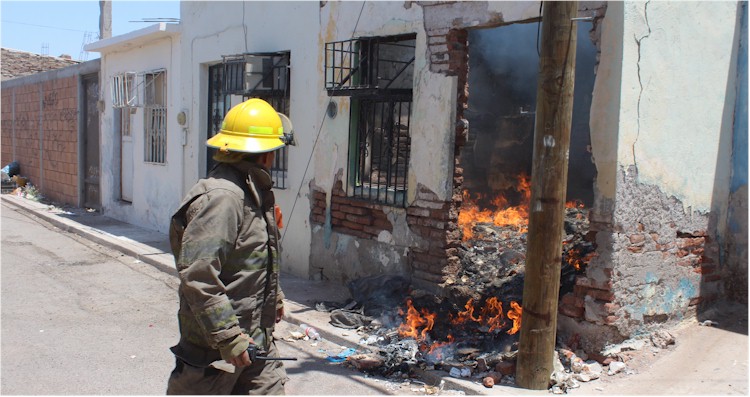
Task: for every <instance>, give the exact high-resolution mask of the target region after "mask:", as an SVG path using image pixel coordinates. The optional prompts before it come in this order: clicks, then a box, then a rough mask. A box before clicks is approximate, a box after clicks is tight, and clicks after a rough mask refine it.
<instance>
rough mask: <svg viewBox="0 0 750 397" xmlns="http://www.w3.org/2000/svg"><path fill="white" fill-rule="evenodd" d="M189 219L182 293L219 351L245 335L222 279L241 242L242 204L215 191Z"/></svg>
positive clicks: (183, 246)
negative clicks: (232, 252) (239, 231)
mask: <svg viewBox="0 0 750 397" xmlns="http://www.w3.org/2000/svg"><path fill="white" fill-rule="evenodd" d="M186 218H187V226H186V228H185V231H184V233H183V236H182V243H181V250H180V255H179V259H178V260H177V270H178V271H179V274H180V292H181V293H182V295H183V296H184V297H185V300H186V301H187V303H188V305H189V306H190V309H191V311H192V312H193V314H194V315H195V317H196V318H195V319H196V321H197V322H198V323H199V324H200V327H201V328H202V329H203V331H204V335H205V336H206V338H207V342H208V343H209V344H210V345H211V346H212V347H213V348H218V346H219V344H220V343H221V342H222V341H225V340H228V339H230V338H233V337H235V336H237V335H239V334H240V332H241V330H240V327H239V322H238V320H237V316H236V314H235V312H234V308H233V307H232V304H231V302H230V301H229V298H228V297H227V295H226V286H225V285H224V283H223V282H222V281H221V279H220V277H219V275H220V274H221V269H222V264H224V263H225V261H226V258H227V256H228V255H229V253H230V252H231V251H232V249H233V248H234V245H235V241H236V240H237V233H238V227H239V225H240V223H241V220H242V201H241V199H240V198H238V197H236V196H235V195H234V194H232V193H231V192H229V191H224V190H218V191H217V190H212V191H209V192H207V193H206V194H204V195H203V196H201V197H200V198H198V199H196V200H195V201H194V202H193V203H192V204H191V205H190V208H189V209H188V211H187V214H186Z"/></svg>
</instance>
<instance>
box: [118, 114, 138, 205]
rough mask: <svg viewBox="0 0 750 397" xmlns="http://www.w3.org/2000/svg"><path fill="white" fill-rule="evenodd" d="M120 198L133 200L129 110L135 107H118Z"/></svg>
mask: <svg viewBox="0 0 750 397" xmlns="http://www.w3.org/2000/svg"><path fill="white" fill-rule="evenodd" d="M119 110H120V199H121V200H123V201H127V202H129V203H132V202H133V135H132V133H131V130H130V120H131V114H132V113H131V112H132V111H133V110H135V108H131V107H124V108H120V109H119Z"/></svg>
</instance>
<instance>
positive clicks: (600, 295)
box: [587, 289, 615, 302]
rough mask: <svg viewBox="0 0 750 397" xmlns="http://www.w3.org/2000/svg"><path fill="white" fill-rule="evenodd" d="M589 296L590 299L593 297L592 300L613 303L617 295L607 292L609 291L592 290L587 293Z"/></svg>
mask: <svg viewBox="0 0 750 397" xmlns="http://www.w3.org/2000/svg"><path fill="white" fill-rule="evenodd" d="M587 295H588V296H590V297H592V298H594V299H597V300H600V301H605V302H612V301H614V300H615V294H614V292H607V291H602V290H597V289H590V290H589V291H588V292H587Z"/></svg>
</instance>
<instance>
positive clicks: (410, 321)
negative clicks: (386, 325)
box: [398, 299, 437, 340]
mask: <svg viewBox="0 0 750 397" xmlns="http://www.w3.org/2000/svg"><path fill="white" fill-rule="evenodd" d="M406 306H407V313H406V319H405V321H404V322H403V323H401V325H399V326H398V334H399V336H402V337H405V338H414V339H416V340H424V339H425V338H426V337H427V333H428V332H429V331H430V330H431V329H432V327H433V325H435V317H436V316H437V315H436V314H434V313H430V312H429V311H427V309H422V314H421V315H420V314H419V312H418V311H417V309H416V308H415V307H414V305H413V304H412V300H411V299H407V300H406ZM398 314H399V315H401V316H403V315H404V311H403V310H402V309H399V310H398ZM420 328H421V331H420Z"/></svg>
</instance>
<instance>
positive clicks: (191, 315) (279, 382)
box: [167, 98, 291, 394]
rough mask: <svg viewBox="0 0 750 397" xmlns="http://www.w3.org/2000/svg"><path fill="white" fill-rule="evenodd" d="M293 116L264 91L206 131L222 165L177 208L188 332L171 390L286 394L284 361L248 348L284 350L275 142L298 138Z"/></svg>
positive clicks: (176, 243) (175, 238) (174, 228)
mask: <svg viewBox="0 0 750 397" xmlns="http://www.w3.org/2000/svg"><path fill="white" fill-rule="evenodd" d="M282 119H284V122H282ZM287 121H288V119H287V118H286V116H283V115H282V114H280V113H277V112H276V110H274V108H273V107H272V106H271V105H270V104H268V103H267V102H265V101H263V100H261V99H256V98H254V99H250V100H247V101H245V102H243V103H241V104H239V105H237V106H235V107H233V108H232V109H230V110H229V112H227V114H226V117H225V118H224V122H223V123H222V127H221V130H220V131H219V133H218V134H216V135H215V136H213V137H211V138H210V139H208V141H206V144H207V145H208V146H209V147H213V148H217V149H218V151H217V154H216V155H215V156H214V159H215V160H216V161H217V165H216V166H215V167H214V168H213V169H212V170H211V171H210V172H209V175H208V176H207V177H206V178H205V179H201V180H199V181H198V182H197V183H196V184H195V185H194V186H193V187H192V189H190V191H189V192H188V193H187V195H186V196H185V198H184V199H183V201H182V203H181V204H180V207H179V209H178V210H177V211H176V212H175V214H174V215H173V216H172V221H171V225H170V232H169V239H170V243H171V246H172V253H173V255H174V258H175V263H176V266H177V270H178V272H179V276H180V287H179V291H178V292H179V298H180V307H179V311H178V321H179V328H180V340H179V342H178V344H177V345H176V346H174V347H172V348H171V350H172V352H173V353H174V355H175V359H176V365H175V368H174V370H173V371H172V373H171V375H170V377H169V381H168V385H167V394H284V383H285V382H286V380H287V377H286V371H285V369H284V368H283V366H282V364H281V361H264V360H256V361H254V362H251V361H250V356H249V355H248V352H247V349H248V347H249V346H250V345H251V344H254V345H256V347H257V348H258V350H259V351H266V352H267V356H268V357H278V352H277V349H276V345H275V343H274V340H273V335H272V333H273V330H274V326H275V323H278V322H279V321H281V318H282V316H283V314H284V306H283V298H284V295H283V293H282V291H281V288H280V286H279V269H278V253H279V247H278V236H279V234H278V228H279V227H280V225H281V219H280V212H279V211H278V207H277V206H276V204H275V202H274V194H273V191H272V190H271V188H272V187H273V181H272V179H271V175H270V171H269V170H270V168H271V166H272V164H273V161H274V157H275V151H276V150H277V149H279V148H282V147H284V146H285V143H287V142H290V139H289V135H287V134H285V132H284V124H287V128H290V127H291V123H287ZM288 132H291V131H288ZM230 364H231V365H230Z"/></svg>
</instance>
